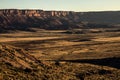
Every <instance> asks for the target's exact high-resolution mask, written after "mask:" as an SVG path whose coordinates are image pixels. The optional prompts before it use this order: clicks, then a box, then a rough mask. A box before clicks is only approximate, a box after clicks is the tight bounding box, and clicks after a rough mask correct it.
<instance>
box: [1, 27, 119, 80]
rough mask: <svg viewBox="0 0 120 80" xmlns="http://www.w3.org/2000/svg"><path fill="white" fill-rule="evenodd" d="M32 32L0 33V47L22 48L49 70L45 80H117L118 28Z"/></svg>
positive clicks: (37, 30) (36, 30) (41, 30)
mask: <svg viewBox="0 0 120 80" xmlns="http://www.w3.org/2000/svg"><path fill="white" fill-rule="evenodd" d="M33 29H34V30H35V31H34V32H27V31H14V32H12V31H11V32H10V33H1V34H0V43H2V44H6V45H12V46H15V47H19V48H23V49H24V50H26V51H28V52H29V53H30V54H31V55H33V56H34V57H36V58H37V59H38V60H40V61H42V62H43V63H44V64H46V65H48V66H51V67H50V69H47V70H46V72H44V74H45V73H48V74H46V76H47V79H48V80H55V79H56V78H58V80H120V31H119V30H120V29H119V28H116V29H113V28H95V29H74V30H44V29H36V28H33ZM56 65H57V66H56ZM51 73H53V74H51ZM4 76H7V75H5V74H4ZM53 76H54V77H53ZM55 76H56V77H55ZM7 77H8V76H7ZM7 79H8V78H5V80H7ZM47 79H45V78H43V79H42V78H41V79H38V80H47ZM21 80H22V79H21ZM32 80H36V78H34V79H32Z"/></svg>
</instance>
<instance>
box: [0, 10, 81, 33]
mask: <svg viewBox="0 0 120 80" xmlns="http://www.w3.org/2000/svg"><path fill="white" fill-rule="evenodd" d="M75 14H76V13H75V12H67V11H43V10H17V9H6V10H0V31H3V32H4V30H17V29H18V30H28V29H29V28H31V27H37V28H42V29H68V28H69V27H70V26H72V25H74V26H76V24H75V23H77V22H80V21H79V18H78V16H77V15H75Z"/></svg>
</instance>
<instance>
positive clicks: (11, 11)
mask: <svg viewBox="0 0 120 80" xmlns="http://www.w3.org/2000/svg"><path fill="white" fill-rule="evenodd" d="M70 13H71V12H67V11H43V10H17V9H6V10H0V14H1V15H3V14H4V15H11V14H12V15H25V16H30V17H31V16H37V17H52V16H58V17H60V16H67V15H69V14H70Z"/></svg>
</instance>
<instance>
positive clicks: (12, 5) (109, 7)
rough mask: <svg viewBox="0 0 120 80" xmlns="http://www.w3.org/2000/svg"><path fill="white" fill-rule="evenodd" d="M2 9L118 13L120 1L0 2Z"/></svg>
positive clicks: (1, 0) (42, 0) (15, 0)
mask: <svg viewBox="0 0 120 80" xmlns="http://www.w3.org/2000/svg"><path fill="white" fill-rule="evenodd" d="M0 9H43V10H64V11H116V10H120V0H0Z"/></svg>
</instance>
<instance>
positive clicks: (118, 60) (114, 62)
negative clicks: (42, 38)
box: [59, 57, 120, 69]
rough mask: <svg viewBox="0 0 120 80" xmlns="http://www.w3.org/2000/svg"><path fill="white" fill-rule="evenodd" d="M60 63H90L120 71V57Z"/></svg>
mask: <svg viewBox="0 0 120 80" xmlns="http://www.w3.org/2000/svg"><path fill="white" fill-rule="evenodd" d="M59 62H73V63H90V64H95V65H102V66H109V67H113V68H117V69H120V57H112V58H103V59H77V60H60V61H59Z"/></svg>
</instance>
